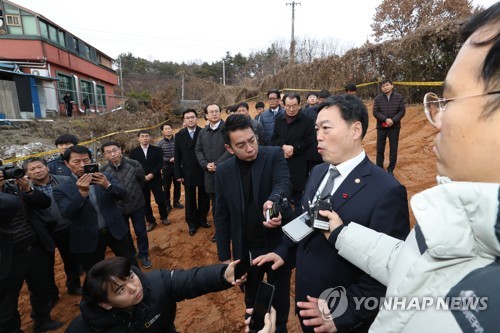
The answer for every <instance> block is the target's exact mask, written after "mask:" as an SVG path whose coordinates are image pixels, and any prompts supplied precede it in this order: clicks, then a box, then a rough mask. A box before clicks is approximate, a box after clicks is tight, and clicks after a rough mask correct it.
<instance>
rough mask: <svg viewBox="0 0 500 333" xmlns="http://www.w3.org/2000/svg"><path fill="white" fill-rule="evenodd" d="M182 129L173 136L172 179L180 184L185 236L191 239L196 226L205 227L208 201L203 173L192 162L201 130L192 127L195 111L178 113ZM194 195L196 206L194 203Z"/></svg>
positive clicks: (197, 164)
mask: <svg viewBox="0 0 500 333" xmlns="http://www.w3.org/2000/svg"><path fill="white" fill-rule="evenodd" d="M182 119H183V120H184V124H185V125H186V127H185V128H183V129H181V130H180V131H179V132H178V133H177V134H176V135H175V148H174V149H175V150H174V160H175V161H174V168H175V178H176V179H177V181H178V182H182V183H184V199H185V200H184V203H185V213H186V223H187V224H188V227H189V235H191V236H193V235H194V234H195V233H196V230H197V229H198V227H200V226H207V215H208V211H209V209H210V197H209V196H208V194H207V193H205V186H204V172H203V169H202V168H201V166H200V164H199V163H198V159H197V158H196V152H195V148H196V140H198V135H199V133H200V131H201V127H199V126H197V125H196V121H197V120H198V116H197V114H196V110H194V109H187V110H185V111H184V112H182ZM196 192H198V202H196V197H197V195H196Z"/></svg>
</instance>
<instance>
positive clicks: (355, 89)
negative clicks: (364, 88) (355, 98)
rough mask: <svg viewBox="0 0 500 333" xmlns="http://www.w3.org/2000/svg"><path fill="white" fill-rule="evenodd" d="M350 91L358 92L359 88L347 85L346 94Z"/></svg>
mask: <svg viewBox="0 0 500 333" xmlns="http://www.w3.org/2000/svg"><path fill="white" fill-rule="evenodd" d="M348 91H358V88H356V85H354V84H347V85H346V86H345V92H348Z"/></svg>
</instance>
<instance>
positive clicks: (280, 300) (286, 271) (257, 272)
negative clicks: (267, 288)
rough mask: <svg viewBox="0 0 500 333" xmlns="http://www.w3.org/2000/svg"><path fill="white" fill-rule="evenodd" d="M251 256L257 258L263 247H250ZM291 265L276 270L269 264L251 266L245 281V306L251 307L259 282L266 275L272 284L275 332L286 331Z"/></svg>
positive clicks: (262, 252)
mask: <svg viewBox="0 0 500 333" xmlns="http://www.w3.org/2000/svg"><path fill="white" fill-rule="evenodd" d="M250 252H252V258H257V257H258V256H260V255H263V254H266V253H267V252H266V251H265V249H263V248H259V249H251V250H250ZM291 272H292V270H291V266H290V265H289V264H285V265H284V266H281V267H280V268H278V269H277V270H273V269H271V265H268V264H266V265H263V266H260V267H259V266H251V267H250V269H249V271H248V275H247V282H245V307H246V308H247V309H249V308H253V306H254V303H255V298H256V296H257V290H258V289H259V283H260V281H262V280H263V279H264V274H265V275H266V281H267V282H268V283H270V284H272V285H274V288H275V289H274V297H273V307H274V309H275V310H276V332H277V333H283V332H287V329H286V323H287V321H288V312H289V311H290V277H291V274H292V273H291Z"/></svg>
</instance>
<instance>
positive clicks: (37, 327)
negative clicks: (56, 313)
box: [33, 319, 63, 333]
mask: <svg viewBox="0 0 500 333" xmlns="http://www.w3.org/2000/svg"><path fill="white" fill-rule="evenodd" d="M62 325H63V323H61V322H60V321H55V320H52V319H49V320H46V321H42V322H39V321H35V323H34V324H33V333H42V332H46V331H53V330H57V329H58V328H61V327H62Z"/></svg>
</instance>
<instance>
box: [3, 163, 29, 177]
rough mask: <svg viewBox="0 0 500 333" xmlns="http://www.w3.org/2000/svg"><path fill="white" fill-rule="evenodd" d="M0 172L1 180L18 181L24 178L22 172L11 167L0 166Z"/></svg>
mask: <svg viewBox="0 0 500 333" xmlns="http://www.w3.org/2000/svg"><path fill="white" fill-rule="evenodd" d="M0 171H2V172H3V178H4V179H5V180H7V179H20V178H23V177H24V174H25V172H24V170H23V169H21V168H18V167H15V166H13V165H5V166H0Z"/></svg>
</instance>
